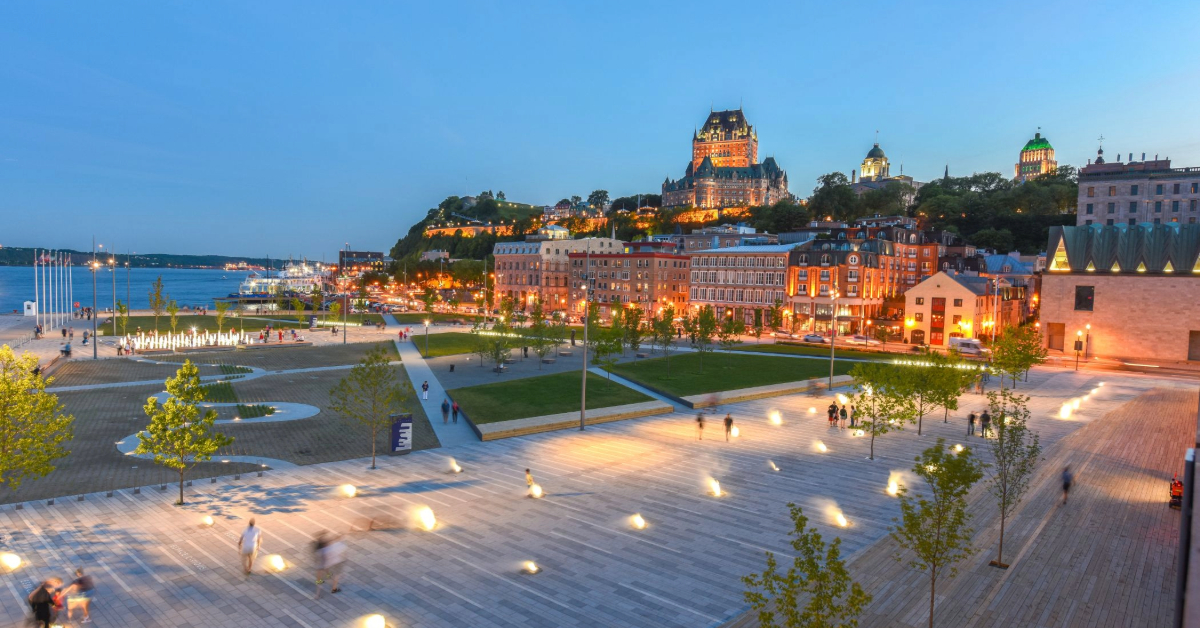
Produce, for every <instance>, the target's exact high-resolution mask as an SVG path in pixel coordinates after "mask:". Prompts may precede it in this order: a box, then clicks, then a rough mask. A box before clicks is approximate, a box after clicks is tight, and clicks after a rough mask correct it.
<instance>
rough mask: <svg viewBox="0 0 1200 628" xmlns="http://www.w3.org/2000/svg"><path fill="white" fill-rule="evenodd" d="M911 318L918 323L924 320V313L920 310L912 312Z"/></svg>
mask: <svg viewBox="0 0 1200 628" xmlns="http://www.w3.org/2000/svg"><path fill="white" fill-rule="evenodd" d="M913 320H915V321H917V322H918V323H919V322H921V321H923V320H925V314H923V313H921V312H917V313H915V314H913Z"/></svg>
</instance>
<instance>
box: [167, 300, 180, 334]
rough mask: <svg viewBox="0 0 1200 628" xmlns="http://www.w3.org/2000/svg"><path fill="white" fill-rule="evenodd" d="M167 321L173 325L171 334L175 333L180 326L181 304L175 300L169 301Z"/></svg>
mask: <svg viewBox="0 0 1200 628" xmlns="http://www.w3.org/2000/svg"><path fill="white" fill-rule="evenodd" d="M167 316H168V317H169V318H168V319H167V320H168V321H170V323H171V333H172V334H173V333H175V327H176V325H178V324H179V304H178V303H176V302H175V299H168V300H167Z"/></svg>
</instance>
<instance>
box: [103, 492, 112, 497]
mask: <svg viewBox="0 0 1200 628" xmlns="http://www.w3.org/2000/svg"><path fill="white" fill-rule="evenodd" d="M112 493H113V492H112V491H109V492H107V493H105V494H104V496H105V497H112Z"/></svg>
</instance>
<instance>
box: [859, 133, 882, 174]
mask: <svg viewBox="0 0 1200 628" xmlns="http://www.w3.org/2000/svg"><path fill="white" fill-rule="evenodd" d="M861 170H862V174H861V175H860V176H859V179H861V180H862V181H880V180H883V179H886V178H888V176H889V172H888V170H889V167H888V158H887V155H886V154H884V152H883V149H882V148H880V147H879V142H875V146H874V147H872V148H871V150H869V151H867V158H866V159H863V162H862V168H861Z"/></svg>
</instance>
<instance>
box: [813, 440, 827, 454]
mask: <svg viewBox="0 0 1200 628" xmlns="http://www.w3.org/2000/svg"><path fill="white" fill-rule="evenodd" d="M813 447H814V448H816V450H817V451H819V452H821V453H825V452H827V451H829V448H828V447H826V446H825V443H822V442H821V441H817V442H815V443H813Z"/></svg>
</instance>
